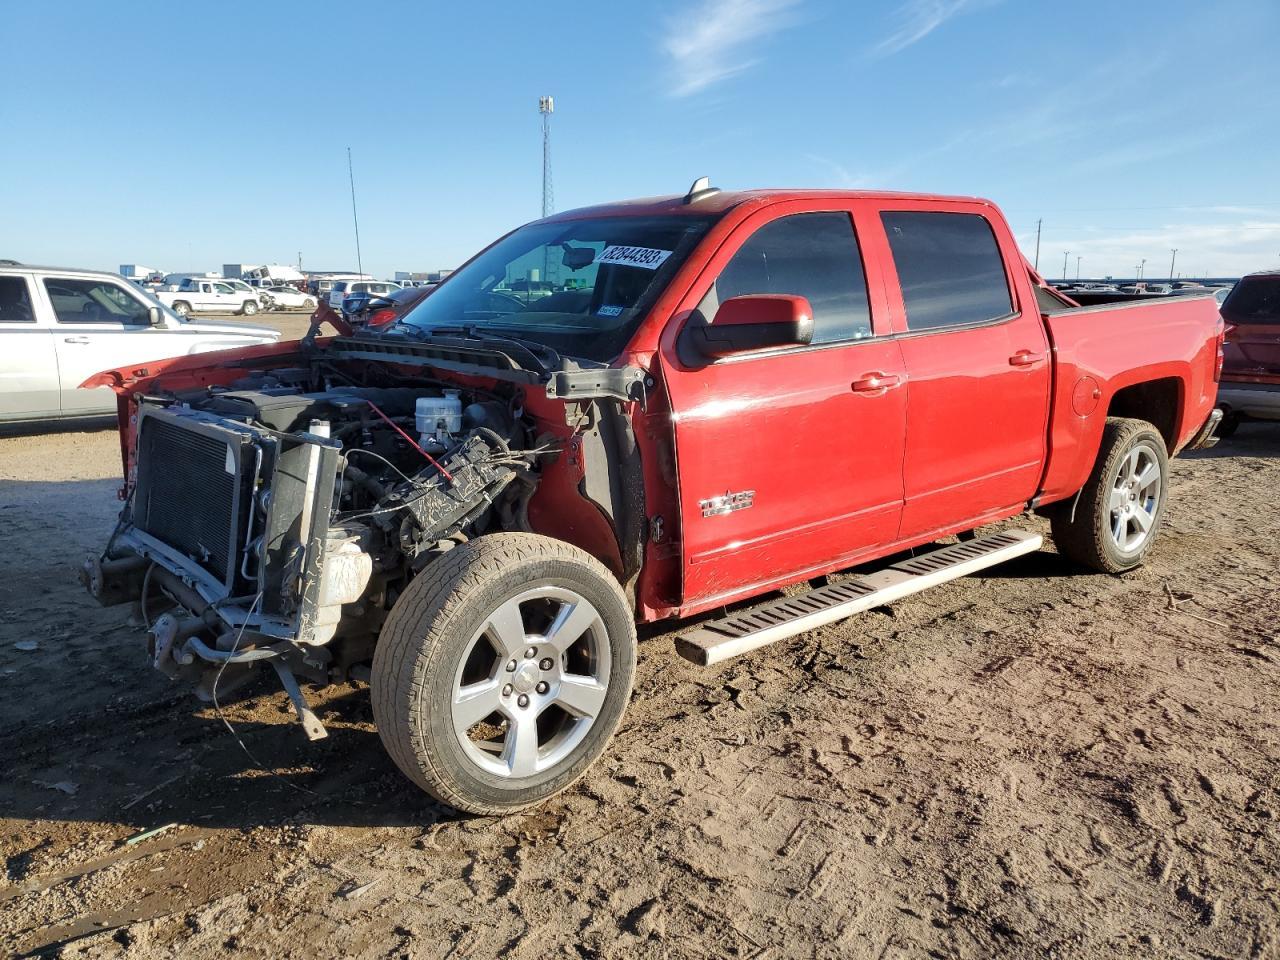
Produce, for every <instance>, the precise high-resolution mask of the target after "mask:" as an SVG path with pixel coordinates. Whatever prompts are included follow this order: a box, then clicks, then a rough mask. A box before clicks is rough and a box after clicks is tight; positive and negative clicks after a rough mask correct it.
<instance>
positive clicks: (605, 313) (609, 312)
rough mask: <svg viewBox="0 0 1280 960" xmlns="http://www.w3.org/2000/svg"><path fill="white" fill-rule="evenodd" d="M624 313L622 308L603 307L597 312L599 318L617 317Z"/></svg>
mask: <svg viewBox="0 0 1280 960" xmlns="http://www.w3.org/2000/svg"><path fill="white" fill-rule="evenodd" d="M621 313H622V308H621V307H601V308H600V309H599V310H597V311H596V316H598V317H616V316H618V315H619V314H621Z"/></svg>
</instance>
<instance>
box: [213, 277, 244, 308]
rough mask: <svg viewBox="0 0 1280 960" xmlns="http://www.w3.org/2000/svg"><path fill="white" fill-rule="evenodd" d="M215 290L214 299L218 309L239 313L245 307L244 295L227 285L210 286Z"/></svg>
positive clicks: (216, 284)
mask: <svg viewBox="0 0 1280 960" xmlns="http://www.w3.org/2000/svg"><path fill="white" fill-rule="evenodd" d="M210 286H211V287H212V288H213V299H214V302H215V303H216V304H217V309H219V310H227V311H230V312H231V313H238V312H239V311H240V308H241V307H242V306H243V305H244V301H245V297H244V294H243V293H242V292H241V291H239V290H237V289H235V288H234V287H232V286H231V285H230V284H227V283H213V284H210Z"/></svg>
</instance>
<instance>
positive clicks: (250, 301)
mask: <svg viewBox="0 0 1280 960" xmlns="http://www.w3.org/2000/svg"><path fill="white" fill-rule="evenodd" d="M258 296H259V294H258V291H256V290H254V289H253V288H252V287H248V286H247V285H246V289H245V290H237V289H236V288H235V287H233V286H231V284H230V283H228V282H227V281H225V280H201V279H197V278H192V277H188V278H187V279H186V280H183V281H182V283H180V284H179V285H178V289H177V290H173V291H169V290H160V291H158V292H157V293H156V297H157V298H158V299H159V300H160V302H161V303H163V304H164V305H165V306H167V307H171V308H172V309H173V312H174V313H176V314H177V315H178V316H180V317H185V316H187V315H188V314H190V313H239V314H241V315H243V316H246V317H251V316H253V315H254V314H255V313H257V312H258V310H259V309H260V308H261V303H260V302H259V300H258Z"/></svg>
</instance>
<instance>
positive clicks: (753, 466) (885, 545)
mask: <svg viewBox="0 0 1280 960" xmlns="http://www.w3.org/2000/svg"><path fill="white" fill-rule="evenodd" d="M1221 351H1222V325H1221V322H1220V319H1219V317H1218V313H1217V309H1216V307H1215V304H1214V302H1213V300H1212V299H1210V298H1203V299H1191V298H1186V299H1184V298H1178V299H1177V300H1167V301H1147V302H1141V303H1137V304H1133V305H1131V306H1124V307H1110V306H1096V307H1087V308H1079V307H1075V306H1074V305H1073V304H1072V303H1071V302H1070V301H1067V300H1064V299H1063V298H1062V297H1061V296H1059V295H1057V294H1055V293H1054V292H1053V291H1051V290H1049V289H1047V288H1046V287H1045V285H1044V284H1043V283H1042V282H1041V280H1040V278H1039V277H1037V276H1036V275H1035V273H1034V272H1033V271H1032V270H1031V269H1030V268H1029V266H1028V265H1027V263H1026V261H1025V259H1024V258H1023V256H1022V255H1021V254H1020V253H1019V251H1018V248H1017V245H1016V244H1015V242H1014V238H1013V236H1012V234H1011V233H1010V231H1009V227H1008V225H1007V224H1006V223H1005V220H1004V218H1003V217H1002V216H1001V214H1000V212H999V210H997V209H996V207H995V206H994V205H993V204H991V203H989V202H987V201H984V200H976V199H966V198H958V197H938V196H920V195H907V194H898V193H863V192H857V193H855V192H835V191H798V190H759V191H746V192H740V193H730V192H721V191H719V190H716V189H715V188H712V187H709V186H708V185H707V184H706V183H705V181H699V182H698V183H695V185H694V187H693V188H692V189H691V190H690V191H689V192H688V193H687V194H685V195H677V196H672V197H662V198H656V199H646V200H639V201H633V202H630V203H615V204H607V205H603V206H598V207H591V208H587V209H582V210H575V211H572V212H568V213H562V214H558V215H556V216H553V217H549V218H547V219H544V220H540V221H537V222H535V223H531V224H528V225H526V226H523V227H520V228H519V229H517V230H514V231H512V232H511V233H509V234H507V235H506V236H504V237H502V238H501V239H499V240H498V241H496V242H495V243H494V244H492V245H491V246H489V247H488V248H487V249H485V250H484V251H482V252H481V253H479V254H478V255H477V256H476V257H474V258H473V259H472V260H471V261H469V262H468V263H467V264H465V265H464V266H463V267H462V268H461V269H459V270H458V271H457V272H455V273H454V274H453V275H452V276H450V277H449V279H448V280H447V281H446V282H445V283H443V284H442V285H441V286H440V287H439V288H437V289H436V290H434V291H432V292H431V294H430V295H429V296H428V297H426V298H425V299H424V300H423V301H422V302H421V303H420V304H419V305H418V306H417V307H416V308H414V309H413V310H412V311H411V312H409V313H408V314H407V315H405V316H403V317H401V318H399V319H398V320H396V321H395V322H394V323H392V324H390V325H386V326H382V327H379V328H378V329H376V330H375V329H372V328H367V329H356V330H354V331H350V332H348V333H347V334H345V335H340V336H336V337H331V338H327V339H324V338H319V337H317V336H315V335H314V332H313V335H312V336H308V337H307V338H305V339H304V340H302V341H298V342H295V343H285V344H273V345H268V346H262V347H254V348H250V349H245V350H237V351H227V352H224V353H220V354H210V355H202V356H200V357H192V358H180V359H175V360H172V361H167V362H162V363H151V364H147V365H146V366H145V367H141V368H136V369H130V368H122V369H119V370H114V371H108V372H106V373H103V374H100V375H98V376H97V377H95V378H94V379H93V380H91V381H90V383H89V384H88V385H109V386H112V387H114V388H115V390H116V392H117V393H118V394H119V408H120V424H121V439H122V449H123V454H124V463H125V476H126V483H125V486H124V488H123V491H122V496H123V498H124V500H125V506H124V509H123V511H122V513H121V516H120V522H119V524H118V526H117V528H116V530H115V532H114V533H113V534H112V536H111V538H110V541H109V542H108V544H107V546H106V548H105V549H104V551H103V553H102V554H101V556H98V557H93V558H91V559H90V560H89V561H87V562H86V565H85V569H84V571H83V578H84V580H85V582H86V585H87V586H88V587H89V589H90V590H91V592H92V593H93V594H94V595H95V596H96V597H98V599H99V600H101V601H102V602H103V603H108V604H111V603H126V602H133V603H134V604H135V605H136V609H137V611H138V612H139V614H140V615H141V616H142V618H143V619H144V620H145V621H146V622H147V623H148V624H149V626H150V632H149V635H148V636H149V655H150V658H151V660H152V661H153V663H154V665H155V666H156V667H158V668H159V669H161V670H163V671H165V672H166V673H168V674H170V675H171V676H174V677H183V678H189V679H191V680H192V681H196V682H198V683H199V685H200V686H199V691H200V693H201V694H202V695H204V696H206V697H217V696H219V695H221V696H226V695H228V694H229V693H230V691H231V689H232V688H234V687H235V686H237V685H238V684H240V683H242V682H245V681H246V680H248V679H250V678H252V676H253V675H254V672H255V671H260V670H262V669H264V668H265V667H270V668H272V669H273V670H274V671H275V672H276V673H277V674H278V676H279V678H280V680H281V682H282V683H283V684H284V687H285V689H286V690H287V691H288V692H289V694H290V696H291V698H292V699H293V701H294V705H295V707H296V708H297V712H298V715H299V717H300V719H301V720H302V722H303V727H304V729H305V731H306V732H307V734H308V735H309V736H310V737H312V738H316V737H321V736H324V728H323V726H322V725H321V723H320V722H319V720H318V719H317V718H316V717H315V715H314V713H313V712H312V711H311V710H310V708H309V707H308V705H307V701H306V698H305V696H304V694H303V692H302V690H301V689H300V687H299V683H298V681H299V679H301V680H303V681H306V682H309V683H316V684H321V683H341V682H347V681H348V680H350V679H357V680H368V681H369V683H370V687H371V692H372V699H373V711H374V717H375V720H376V722H377V726H378V729H379V732H380V735H381V737H382V739H383V742H384V744H385V745H386V747H387V749H388V751H389V752H390V754H391V756H392V757H393V758H394V759H395V762H396V763H397V764H398V765H399V766H400V768H401V769H402V770H403V771H404V772H405V774H406V775H407V776H409V777H410V778H411V779H412V780H413V781H415V782H416V783H418V784H419V785H421V786H422V787H423V788H425V789H426V790H428V791H430V792H431V793H432V794H434V795H435V796H436V797H438V798H440V799H442V800H444V801H446V802H448V803H450V804H452V805H453V806H455V807H459V808H462V809H465V810H470V811H482V812H501V811H507V810H513V809H517V808H519V807H522V806H525V805H527V804H530V803H534V802H537V801H539V800H542V799H544V798H546V797H548V796H550V795H551V794H553V793H555V792H557V791H559V790H562V789H564V788H565V787H566V786H567V785H568V784H570V783H571V782H573V781H574V780H575V779H576V778H577V777H578V776H579V775H581V774H582V772H583V771H584V770H585V769H586V767H587V766H588V765H589V764H590V763H591V762H592V761H593V760H595V758H596V757H598V756H599V755H600V753H601V752H602V751H603V750H604V748H605V744H606V743H607V741H608V740H609V738H610V736H611V735H612V733H613V731H614V729H615V727H616V725H617V723H618V721H619V718H620V716H621V714H622V711H623V709H624V707H625V706H626V703H627V699H628V697H629V695H630V691H631V683H632V675H633V672H634V668H635V658H636V629H635V624H636V622H646V621H655V620H662V619H665V618H677V617H689V616H691V615H693V614H699V613H704V612H706V611H720V614H719V616H718V617H716V618H711V619H703V620H701V621H700V622H698V623H696V624H694V625H692V626H690V627H689V628H688V629H687V630H685V631H684V632H683V633H682V634H681V635H680V638H679V640H678V641H677V650H678V651H679V652H680V653H681V654H682V655H684V656H686V657H688V658H690V659H692V660H694V661H695V662H698V663H704V664H705V663H714V662H716V661H718V660H722V659H725V658H726V657H729V656H734V655H738V654H741V653H744V652H746V651H749V650H752V649H756V648H758V647H760V646H763V645H764V644H766V643H769V642H772V641H776V640H779V639H782V638H784V637H789V636H793V635H795V634H797V633H799V632H801V631H804V630H810V629H814V628H815V627H818V626H821V625H823V624H825V623H829V622H832V621H834V620H836V619H839V618H841V617H847V616H849V615H851V614H853V613H855V612H857V611H859V610H863V609H866V608H868V607H872V606H877V605H880V604H883V603H886V602H890V601H892V600H893V599H896V598H899V597H902V596H905V595H907V594H909V593H912V592H914V591H917V590H920V589H922V588H924V587H927V586H929V585H931V584H934V583H938V582H940V581H942V580H946V579H950V578H952V577H956V576H960V575H962V574H964V573H968V572H971V571H974V570H978V569H981V568H983V567H986V566H990V565H991V564H993V563H996V562H999V561H1000V560H1003V559H1006V558H1009V557H1012V556H1016V555H1018V554H1021V553H1026V552H1029V551H1032V550H1036V549H1038V548H1039V546H1040V542H1041V538H1040V537H1039V536H1038V535H1033V534H1030V533H1017V532H1002V533H998V534H994V535H991V534H988V535H985V536H984V535H981V534H973V535H970V534H971V532H973V531H975V530H976V529H977V528H979V527H982V526H983V525H985V524H990V523H993V522H994V521H998V520H1004V519H1006V518H1009V517H1014V516H1017V515H1019V514H1022V513H1024V512H1027V511H1039V512H1041V513H1047V514H1048V515H1049V516H1050V517H1051V518H1052V531H1053V536H1054V539H1055V540H1056V542H1057V546H1058V549H1059V551H1060V552H1062V553H1064V554H1066V555H1067V556H1069V557H1071V558H1073V559H1074V560H1077V561H1079V562H1081V563H1083V564H1086V565H1088V566H1091V567H1093V568H1095V569H1099V570H1104V571H1109V572H1112V573H1119V572H1122V571H1125V570H1128V569H1130V568H1132V567H1134V566H1136V565H1137V564H1139V563H1140V562H1141V561H1142V559H1143V557H1144V556H1145V555H1146V553H1147V552H1148V551H1149V550H1150V549H1151V546H1152V544H1153V542H1154V540H1155V537H1156V533H1157V531H1158V530H1159V528H1160V522H1161V516H1162V513H1163V510H1164V508H1165V503H1166V497H1167V495H1168V476H1169V474H1168V470H1169V465H1168V457H1169V456H1170V455H1172V454H1174V453H1177V452H1178V451H1180V450H1182V449H1185V448H1187V447H1188V446H1192V445H1197V444H1202V443H1207V442H1211V437H1212V432H1213V427H1214V425H1215V423H1216V419H1215V418H1216V416H1217V415H1218V414H1217V412H1216V411H1215V408H1214V401H1215V396H1216V392H1217V380H1218V373H1219V369H1220V364H1221ZM952 534H957V535H961V541H960V542H959V543H952V544H951V545H949V546H939V547H937V548H935V549H933V550H931V551H929V552H924V553H915V554H914V555H913V556H912V557H911V558H910V559H907V560H902V559H900V558H899V559H898V562H893V561H892V556H891V555H902V554H904V553H905V552H907V551H908V550H909V549H912V550H913V549H914V548H919V547H923V546H925V545H927V544H932V543H934V542H935V541H937V540H939V539H941V538H945V537H948V536H949V535H952ZM886 558H887V559H886ZM877 560H881V561H882V562H881V563H879V564H876V563H875V561H877ZM854 568H856V570H855V569H854ZM841 571H844V572H843V573H841ZM805 581H814V582H813V584H812V586H811V589H809V590H808V592H803V593H799V594H797V593H794V592H792V593H790V594H789V595H788V596H786V597H780V596H779V595H778V593H777V592H776V591H778V590H779V588H782V587H786V586H789V585H794V584H799V583H803V582H805ZM766 595H770V596H768V597H766ZM762 597H763V598H765V599H764V600H763V601H762V602H759V603H757V604H756V605H755V606H749V607H748V606H745V605H743V604H741V602H742V601H747V600H751V599H753V598H762Z"/></svg>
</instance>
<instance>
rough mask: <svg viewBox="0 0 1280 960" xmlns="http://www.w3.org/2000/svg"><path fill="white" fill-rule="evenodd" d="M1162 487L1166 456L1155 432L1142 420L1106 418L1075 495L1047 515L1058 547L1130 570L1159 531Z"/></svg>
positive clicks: (1103, 566) (1088, 561)
mask: <svg viewBox="0 0 1280 960" xmlns="http://www.w3.org/2000/svg"><path fill="white" fill-rule="evenodd" d="M1168 486H1169V455H1168V453H1166V451H1165V445H1164V438H1163V437H1162V436H1161V435H1160V433H1159V431H1158V430H1156V428H1155V427H1153V426H1152V425H1151V424H1149V423H1147V422H1146V421H1143V420H1122V419H1119V418H1110V419H1108V420H1107V425H1106V427H1105V428H1104V430H1103V434H1102V447H1101V449H1100V450H1099V452H1098V461H1097V463H1095V464H1094V468H1093V472H1092V473H1091V474H1090V475H1089V479H1088V481H1087V482H1086V483H1085V485H1084V488H1083V489H1082V490H1081V491H1080V495H1079V498H1078V499H1077V500H1076V501H1075V502H1074V504H1073V502H1072V501H1066V502H1064V503H1063V504H1061V505H1060V506H1059V508H1058V510H1057V511H1056V512H1055V513H1054V515H1053V518H1052V522H1053V540H1054V543H1055V544H1057V547H1058V552H1059V553H1061V554H1063V555H1064V556H1066V557H1069V558H1070V559H1072V560H1075V561H1076V562H1077V563H1081V564H1084V565H1085V566H1088V567H1093V568H1094V569H1095V570H1101V571H1103V572H1105V573H1123V572H1124V571H1126V570H1132V569H1133V568H1134V567H1136V566H1138V565H1139V564H1140V563H1142V561H1143V559H1145V557H1146V555H1147V553H1148V552H1150V550H1151V546H1152V543H1153V542H1154V541H1155V538H1156V534H1157V533H1158V532H1159V529H1160V521H1161V519H1162V518H1163V516H1164V506H1165V499H1166V496H1167V493H1168ZM1073 512H1074V516H1073Z"/></svg>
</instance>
